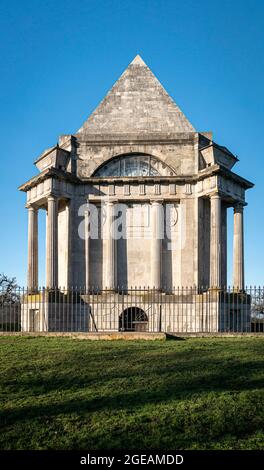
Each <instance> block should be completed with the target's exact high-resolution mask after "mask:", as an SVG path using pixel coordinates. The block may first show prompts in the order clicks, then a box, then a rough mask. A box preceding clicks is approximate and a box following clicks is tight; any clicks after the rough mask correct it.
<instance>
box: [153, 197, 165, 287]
mask: <svg viewBox="0 0 264 470" xmlns="http://www.w3.org/2000/svg"><path fill="white" fill-rule="evenodd" d="M151 227H152V239H151V270H150V271H151V287H153V288H155V289H160V288H161V244H162V239H163V236H164V214H163V205H162V203H161V202H160V201H153V202H152V205H151Z"/></svg>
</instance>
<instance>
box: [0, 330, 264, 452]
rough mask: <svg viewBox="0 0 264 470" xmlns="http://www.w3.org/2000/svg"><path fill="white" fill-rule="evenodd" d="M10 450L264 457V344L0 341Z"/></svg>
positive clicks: (2, 444) (5, 443) (1, 437)
mask: <svg viewBox="0 0 264 470" xmlns="http://www.w3.org/2000/svg"><path fill="white" fill-rule="evenodd" d="M0 355H1V358H0V371H1V372H0V374H1V375H0V382H1V383H0V391H1V392H0V393H1V413H0V422H1V433H0V448H1V449H87V450H89V449H90V450H91V449H93V450H95V449H107V448H112V449H114V448H117V449H137V450H138V449H142V450H146V449H151V448H156V449H157V448H160V449H161V448H164V449H176V448H178V449H263V448H264V430H263V426H264V424H263V423H264V392H263V384H264V368H263V364H264V337H263V338H260V337H259V338H249V337H248V338H216V339H215V338H205V339H203V338H193V339H187V340H182V341H173V340H171V341H138V342H136V341H135V342H134V341H133V342H132V341H128V342H124V341H87V340H83V341H81V340H72V339H69V338H43V337H39V338H29V337H28V338H26V337H0Z"/></svg>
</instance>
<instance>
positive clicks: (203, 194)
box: [20, 56, 253, 292]
mask: <svg viewBox="0 0 264 470" xmlns="http://www.w3.org/2000/svg"><path fill="white" fill-rule="evenodd" d="M236 162H237V158H236V157H235V156H234V155H233V154H232V153H231V152H230V151H229V150H228V149H227V148H225V147H223V146H220V145H218V144H216V143H215V142H214V141H213V138H212V134H211V133H210V132H197V131H196V130H195V129H194V127H193V126H192V124H191V123H190V122H189V121H188V120H187V118H186V117H185V116H184V114H183V113H182V111H181V110H180V109H179V107H178V106H177V105H176V104H175V103H174V101H173V100H172V99H171V97H170V96H169V95H168V94H167V92H166V91H165V90H164V88H163V87H162V85H161V84H160V83H159V81H158V80H157V78H156V77H155V76H154V75H153V74H152V72H151V71H150V69H149V68H148V67H147V66H146V64H145V63H144V62H143V60H142V59H141V58H140V57H139V56H137V57H136V58H135V59H134V60H133V61H132V63H131V64H130V65H129V66H128V68H127V69H126V70H125V72H124V73H123V74H122V76H121V77H120V79H119V80H118V81H117V82H116V83H115V85H114V86H113V88H112V89H111V90H110V91H109V93H108V94H107V96H106V97H105V98H104V99H103V101H102V102H101V103H100V105H99V106H98V108H97V109H96V110H95V111H94V112H93V113H92V115H91V116H90V117H89V118H88V119H87V121H86V122H85V123H84V125H83V126H82V127H81V128H80V129H79V131H78V132H77V133H75V134H73V135H64V136H61V137H60V138H59V142H58V144H57V145H56V146H55V147H53V148H51V149H48V150H46V151H45V152H44V153H43V154H42V155H41V156H40V157H39V158H38V159H37V161H36V162H35V164H36V166H37V168H38V170H39V174H38V175H37V176H35V177H33V178H32V179H30V180H29V181H28V182H26V183H25V184H23V185H22V186H21V187H20V190H22V191H24V192H26V193H27V208H28V211H29V242H28V243H29V244H28V288H29V290H31V291H36V290H37V287H38V243H37V238H38V237H37V214H38V210H39V209H43V210H45V211H46V212H47V235H46V240H47V247H46V285H47V287H49V288H51V289H52V288H58V287H63V288H64V289H67V288H69V287H70V286H72V285H74V286H80V287H82V288H83V287H85V288H86V290H87V292H88V291H89V289H90V288H91V287H92V286H93V287H96V288H99V289H101V290H102V289H106V288H107V289H111V290H113V291H115V290H117V289H118V288H119V287H122V288H128V287H132V288H135V287H138V286H148V285H149V286H151V288H155V289H158V290H160V291H161V292H168V291H170V289H172V288H173V287H176V286H193V285H195V286H205V287H206V288H211V289H212V288H213V289H221V288H223V287H224V286H225V285H226V279H227V274H226V273H227V261H226V259H227V257H226V253H227V248H226V244H227V222H226V221H227V217H226V213H227V209H228V208H229V207H233V208H234V227H235V229H234V278H233V284H234V286H235V287H236V288H237V289H238V290H239V291H242V290H243V288H244V247H243V243H244V242H243V208H244V206H245V205H246V202H245V191H246V190H247V189H248V188H251V187H252V186H253V185H252V183H250V182H249V181H247V180H245V179H244V178H242V177H240V176H238V175H237V174H235V173H234V172H233V171H232V168H233V166H234V165H235V163H236ZM87 203H89V204H93V206H94V207H95V208H96V210H97V216H98V219H97V222H96V224H97V225H98V227H99V229H102V230H99V229H98V233H99V232H100V233H101V235H100V236H98V237H91V234H90V232H89V231H91V225H90V224H91V223H92V219H91V218H89V220H88V215H87V213H88V212H87V210H88V209H85V207H86V205H87ZM120 212H121V213H122V216H123V219H122V220H123V227H122V230H123V231H124V232H125V233H123V236H122V237H121V238H119V239H117V240H116V239H114V237H113V236H112V234H111V222H113V221H114V220H116V218H117V217H118V215H119V214H120ZM90 216H91V214H90V213H89V217H90ZM82 224H83V228H84V233H85V236H84V237H80V227H81V226H82ZM165 227H166V230H165ZM157 231H158V232H160V231H161V232H162V235H161V236H160V233H159V234H157ZM103 232H104V235H102V234H103ZM89 234H90V235H89Z"/></svg>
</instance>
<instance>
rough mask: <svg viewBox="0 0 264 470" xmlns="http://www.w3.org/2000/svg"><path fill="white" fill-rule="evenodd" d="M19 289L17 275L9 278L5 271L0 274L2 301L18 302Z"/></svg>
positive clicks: (0, 298)
mask: <svg viewBox="0 0 264 470" xmlns="http://www.w3.org/2000/svg"><path fill="white" fill-rule="evenodd" d="M17 289H18V285H17V282H16V278H15V277H12V278H9V277H8V276H6V275H5V274H4V273H2V274H0V303H2V304H3V303H5V302H9V303H10V302H11V303H14V302H16V301H17V300H18V292H17Z"/></svg>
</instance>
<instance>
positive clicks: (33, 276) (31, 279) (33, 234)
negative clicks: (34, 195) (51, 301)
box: [27, 206, 38, 292]
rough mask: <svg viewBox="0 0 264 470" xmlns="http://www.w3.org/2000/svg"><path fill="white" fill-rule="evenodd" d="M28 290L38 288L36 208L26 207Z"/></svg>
mask: <svg viewBox="0 0 264 470" xmlns="http://www.w3.org/2000/svg"><path fill="white" fill-rule="evenodd" d="M27 285H28V290H29V291H33V292H34V291H36V290H37V289H38V209H36V208H35V207H33V206H29V207H28V273H27Z"/></svg>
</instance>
